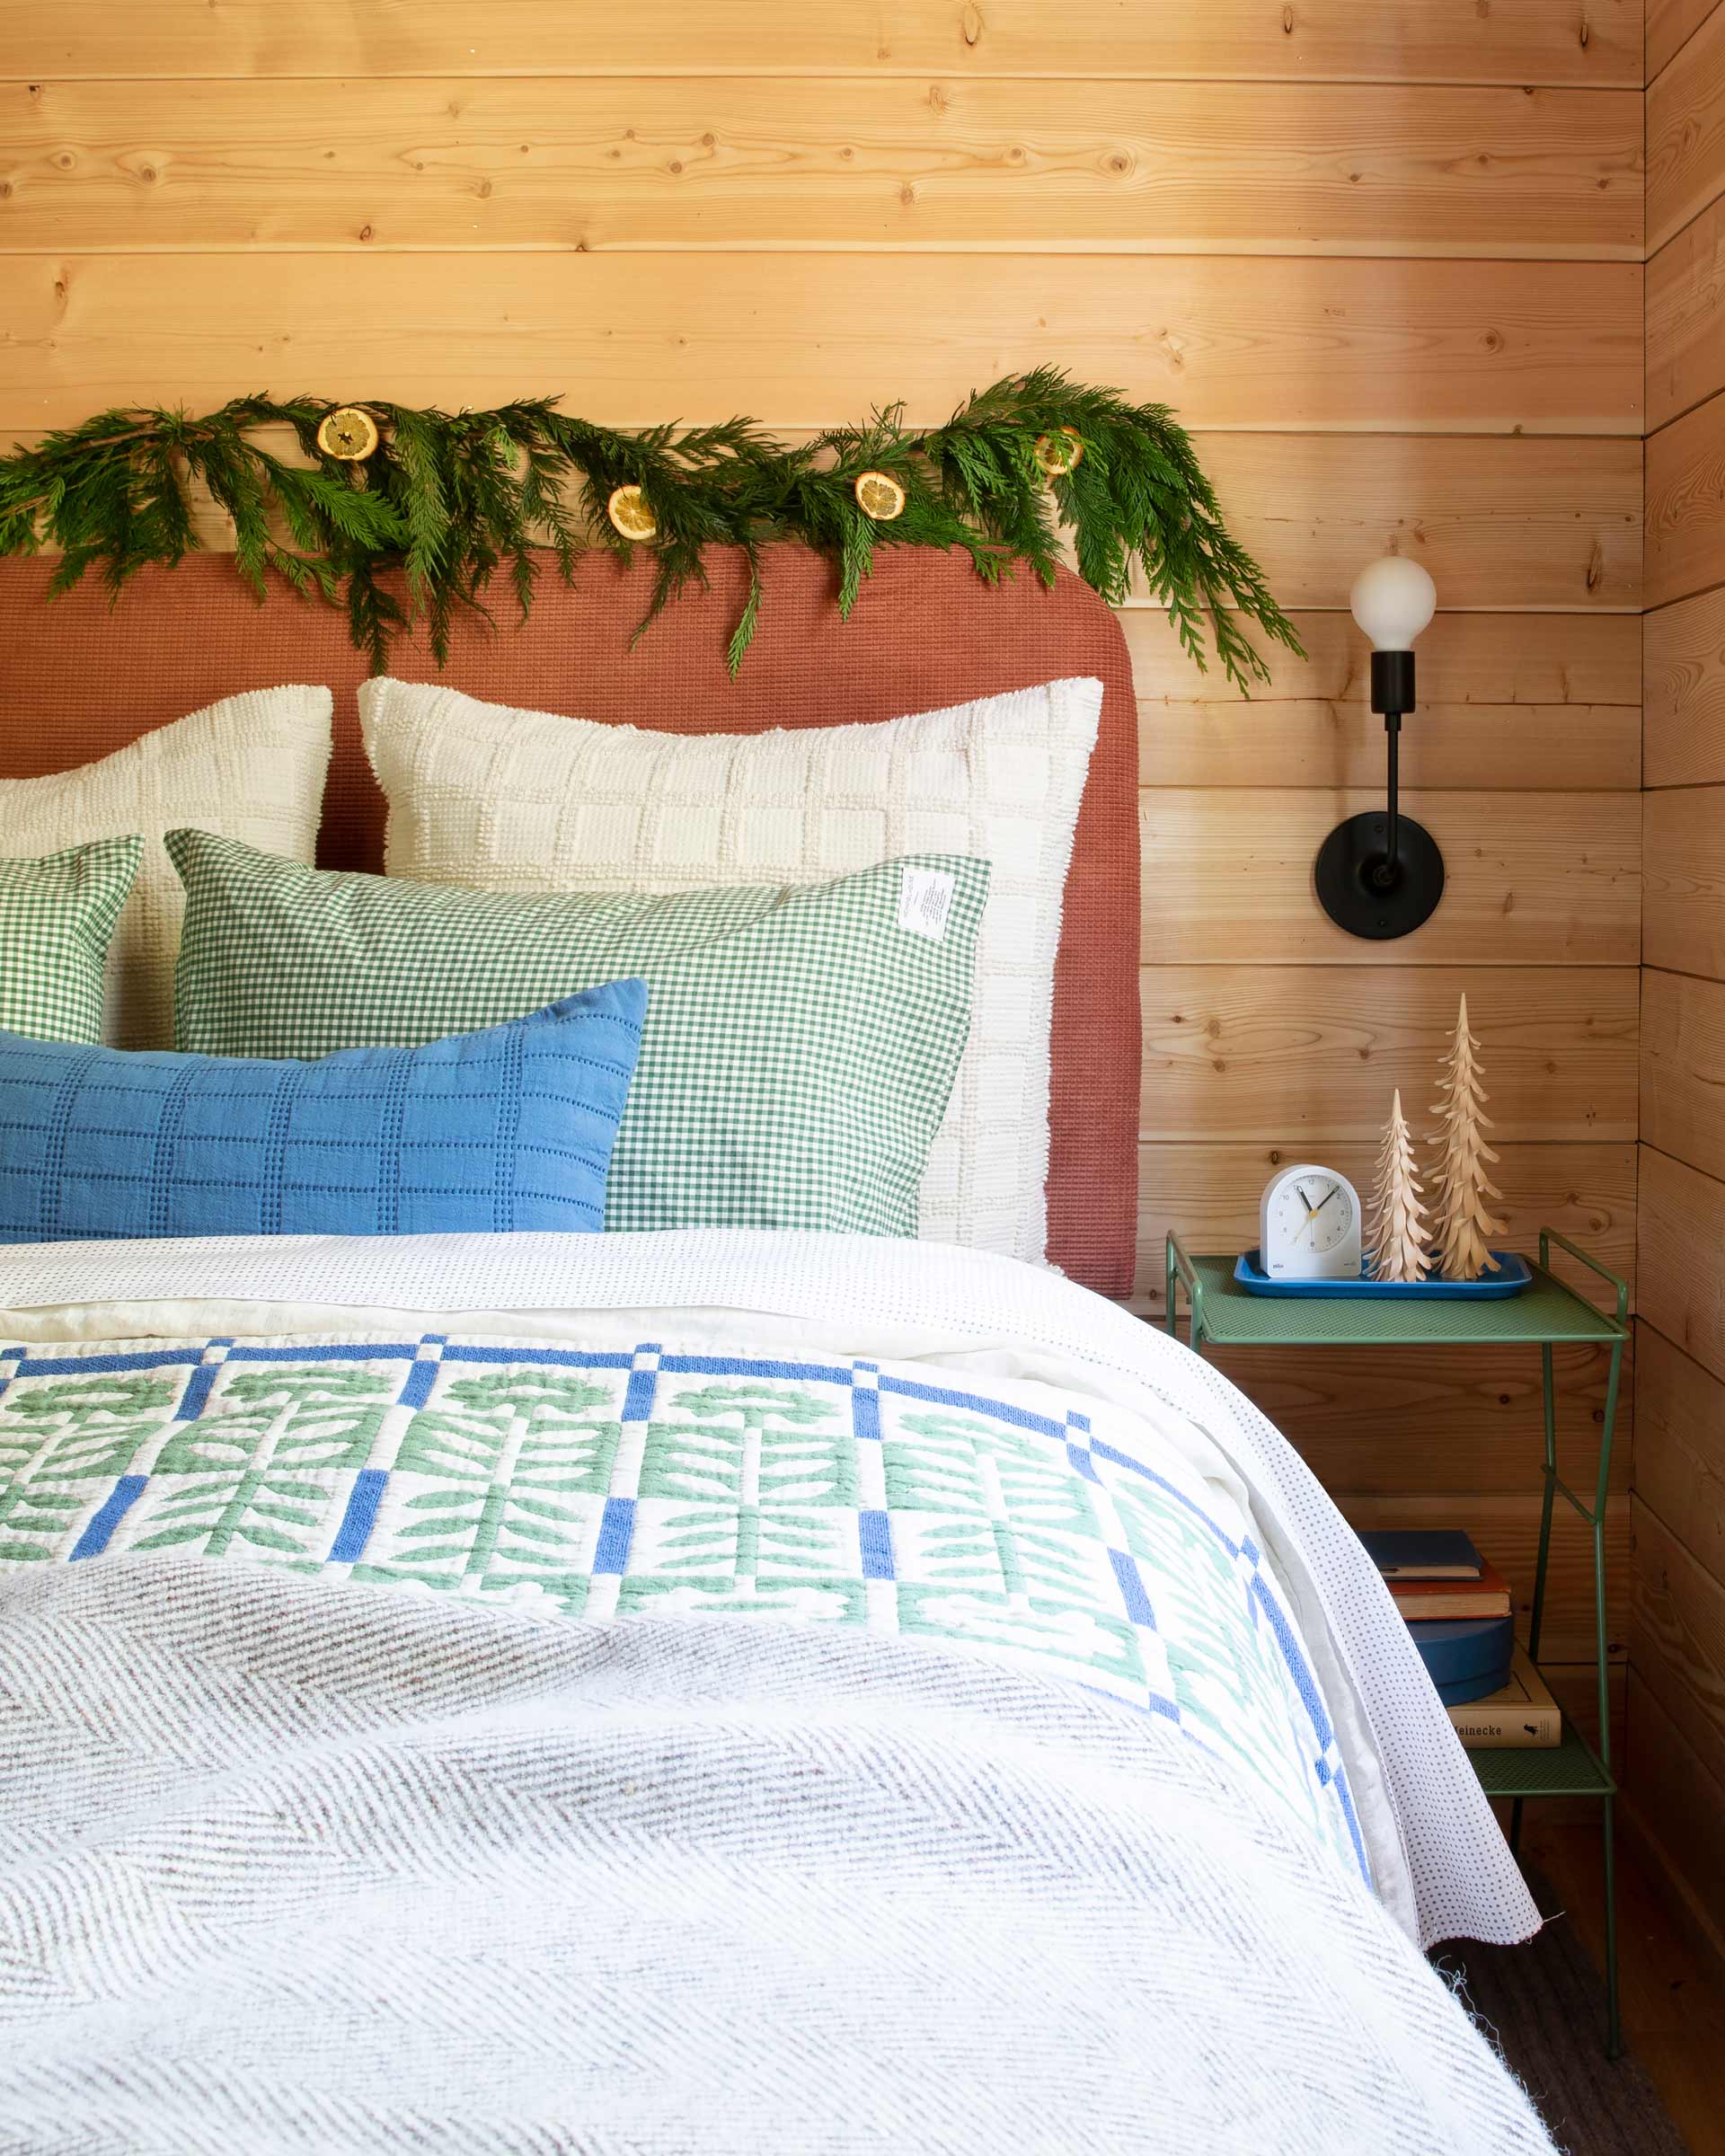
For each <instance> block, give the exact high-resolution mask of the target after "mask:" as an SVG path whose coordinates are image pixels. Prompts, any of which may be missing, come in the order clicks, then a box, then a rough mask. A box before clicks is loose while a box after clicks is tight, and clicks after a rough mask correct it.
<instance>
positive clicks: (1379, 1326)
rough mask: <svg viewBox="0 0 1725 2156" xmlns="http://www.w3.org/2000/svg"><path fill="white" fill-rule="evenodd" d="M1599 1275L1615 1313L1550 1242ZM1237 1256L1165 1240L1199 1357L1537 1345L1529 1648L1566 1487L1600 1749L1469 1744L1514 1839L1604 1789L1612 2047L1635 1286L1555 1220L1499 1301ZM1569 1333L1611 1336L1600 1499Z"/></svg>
mask: <svg viewBox="0 0 1725 2156" xmlns="http://www.w3.org/2000/svg"><path fill="white" fill-rule="evenodd" d="M1553 1244H1555V1245H1556V1246H1557V1247H1558V1249H1560V1250H1567V1251H1568V1252H1569V1254H1570V1257H1571V1258H1573V1259H1577V1260H1578V1261H1579V1263H1580V1264H1582V1265H1584V1266H1585V1267H1586V1268H1588V1271H1589V1272H1591V1273H1594V1274H1596V1275H1597V1277H1599V1278H1600V1279H1601V1280H1603V1281H1605V1282H1606V1285H1607V1286H1609V1287H1610V1288H1611V1289H1612V1291H1613V1293H1614V1295H1615V1297H1616V1309H1615V1311H1614V1312H1612V1313H1610V1314H1607V1313H1606V1312H1603V1311H1599V1310H1596V1309H1595V1308H1594V1306H1593V1304H1592V1303H1589V1302H1588V1301H1587V1300H1586V1298H1585V1297H1584V1296H1581V1295H1579V1294H1576V1292H1575V1291H1574V1289H1573V1288H1570V1287H1567V1286H1565V1285H1564V1284H1563V1282H1562V1281H1561V1280H1560V1279H1558V1278H1557V1277H1555V1275H1554V1274H1553V1272H1552V1270H1551V1254H1552V1246H1553ZM1181 1288H1184V1290H1185V1292H1186V1298H1187V1302H1188V1303H1189V1304H1190V1310H1191V1318H1192V1332H1191V1339H1192V1346H1193V1347H1194V1348H1195V1349H1196V1350H1197V1351H1198V1353H1199V1354H1200V1355H1202V1354H1203V1352H1204V1350H1205V1347H1206V1346H1207V1345H1208V1346H1211V1347H1537V1348H1538V1349H1539V1355H1540V1365H1541V1374H1542V1378H1543V1392H1544V1409H1545V1463H1544V1502H1543V1504H1542V1506H1541V1508H1540V1518H1539V1560H1538V1565H1537V1567H1536V1568H1535V1574H1534V1606H1533V1614H1532V1617H1531V1620H1530V1621H1529V1623H1528V1628H1527V1643H1526V1644H1527V1653H1528V1657H1529V1658H1530V1659H1531V1660H1532V1661H1533V1662H1534V1663H1535V1664H1537V1663H1538V1660H1539V1639H1540V1630H1541V1626H1542V1624H1543V1622H1544V1615H1545V1576H1546V1571H1547V1568H1548V1566H1549V1564H1550V1560H1551V1552H1552V1514H1553V1505H1554V1502H1555V1500H1556V1498H1557V1497H1558V1496H1559V1495H1560V1493H1561V1495H1562V1496H1563V1497H1564V1498H1567V1499H1568V1501H1569V1502H1570V1504H1571V1505H1572V1506H1573V1507H1575V1509H1576V1511H1577V1512H1579V1514H1580V1515H1581V1517H1582V1518H1583V1519H1584V1520H1585V1521H1586V1522H1587V1523H1588V1526H1589V1527H1590V1528H1591V1529H1592V1531H1593V1593H1594V1624H1595V1630H1596V1635H1597V1653H1598V1658H1599V1749H1598V1750H1597V1752H1596V1751H1595V1750H1594V1748H1593V1746H1592V1745H1590V1744H1588V1741H1587V1739H1586V1738H1585V1737H1584V1736H1581V1734H1580V1732H1579V1730H1577V1729H1575V1728H1573V1727H1571V1726H1570V1720H1569V1718H1568V1717H1567V1716H1565V1717H1564V1720H1563V1736H1562V1741H1561V1744H1559V1745H1556V1746H1555V1747H1554V1748H1553V1749H1552V1750H1550V1751H1538V1752H1535V1751H1521V1750H1509V1749H1506V1750H1501V1751H1489V1752H1470V1753H1469V1754H1468V1757H1469V1759H1470V1760H1471V1761H1472V1762H1473V1767H1474V1771H1475V1772H1476V1773H1477V1774H1478V1775H1479V1778H1480V1782H1481V1786H1482V1788H1483V1789H1484V1790H1485V1793H1486V1795H1487V1796H1488V1797H1496V1798H1507V1799H1508V1800H1509V1802H1510V1804H1511V1807H1512V1809H1511V1812H1510V1824H1509V1846H1510V1847H1511V1848H1512V1849H1514V1848H1515V1847H1517V1844H1518V1842H1519V1841H1520V1836H1521V1810H1522V1805H1523V1803H1524V1802H1525V1801H1526V1798H1530V1797H1597V1798H1598V1799H1599V1802H1600V1805H1601V1807H1602V1811H1603V1838H1604V1842H1605V1867H1606V1996H1607V2001H1608V2007H1607V2028H1606V2049H1607V2052H1608V2054H1609V2055H1610V2056H1611V2057H1613V2058H1615V2057H1616V2056H1617V2054H1618V2053H1619V2052H1620V2051H1621V2050H1622V2048H1623V2041H1622V2030H1621V2027H1620V2022H1619V2017H1618V2002H1617V1911H1616V1874H1615V1861H1614V1850H1613V1846H1612V1830H1613V1825H1614V1821H1613V1808H1614V1807H1613V1799H1614V1798H1615V1796H1616V1793H1617V1784H1616V1782H1615V1780H1614V1778H1613V1775H1612V1772H1611V1700H1610V1692H1609V1680H1610V1670H1609V1667H1608V1666H1607V1664H1606V1537H1605V1524H1606V1492H1607V1489H1609V1487H1610V1479H1611V1444H1612V1437H1613V1436H1614V1430H1615V1427H1616V1421H1617V1386H1618V1380H1619V1378H1620V1376H1621V1375H1622V1372H1623V1343H1624V1342H1625V1341H1626V1340H1627V1339H1628V1338H1629V1314H1628V1313H1629V1290H1628V1288H1627V1287H1626V1286H1624V1284H1623V1281H1621V1280H1620V1279H1618V1277H1617V1276H1616V1275H1615V1274H1614V1273H1610V1272H1607V1271H1606V1268H1605V1267H1604V1266H1602V1265H1601V1264H1599V1263H1598V1261H1597V1259H1593V1258H1590V1257H1588V1253H1587V1252H1586V1251H1585V1250H1579V1249H1578V1248H1577V1247H1576V1245H1575V1244H1574V1243H1572V1242H1570V1241H1569V1240H1568V1238H1567V1237H1566V1236H1562V1235H1560V1234H1558V1233H1556V1232H1555V1231H1554V1230H1553V1229H1550V1228H1542V1229H1541V1230H1540V1233H1539V1264H1538V1267H1537V1268H1536V1269H1535V1275H1534V1280H1533V1285H1532V1286H1529V1287H1526V1288H1524V1289H1523V1290H1522V1292H1521V1293H1520V1294H1518V1295H1512V1296H1509V1297H1508V1298H1507V1299H1505V1300H1503V1301H1501V1302H1480V1303H1468V1302H1464V1301H1459V1300H1457V1301H1438V1300H1434V1301H1431V1302H1405V1303H1396V1302H1367V1301H1364V1300H1361V1301H1358V1302H1356V1301H1354V1300H1352V1299H1350V1298H1349V1297H1346V1296H1337V1297H1315V1296H1314V1297H1301V1296H1282V1295H1254V1294H1249V1293H1248V1292H1247V1290H1246V1289H1245V1288H1243V1287H1242V1286H1240V1284H1239V1283H1238V1282H1237V1281H1236V1280H1235V1279H1234V1257H1233V1255H1229V1256H1227V1257H1225V1258H1224V1257H1215V1258H1194V1257H1191V1256H1189V1255H1188V1253H1187V1250H1186V1249H1185V1246H1184V1245H1183V1244H1182V1243H1181V1240H1180V1238H1179V1237H1178V1236H1177V1235H1170V1236H1169V1238H1168V1319H1167V1323H1168V1330H1169V1331H1170V1332H1172V1331H1174V1330H1175V1320H1176V1297H1177V1294H1178V1291H1179V1290H1180V1289H1181ZM1574 1342H1581V1343H1598V1344H1600V1345H1608V1346H1609V1347H1610V1349H1611V1375H1610V1379H1609V1381H1608V1383H1607V1384H1606V1413H1605V1427H1604V1428H1603V1429H1602V1430H1601V1431H1600V1434H1599V1471H1598V1476H1597V1480H1596V1483H1595V1487H1594V1493H1593V1503H1592V1504H1591V1506H1589V1505H1587V1504H1584V1503H1583V1502H1582V1500H1581V1498H1579V1497H1578V1496H1577V1495H1576V1493H1575V1492H1574V1490H1572V1489H1570V1486H1569V1484H1568V1483H1567V1482H1565V1481H1564V1480H1563V1479H1562V1477H1561V1475H1560V1474H1559V1473H1558V1471H1557V1390H1556V1386H1555V1383H1554V1382H1553V1374H1552V1350H1553V1347H1560V1346H1564V1345H1568V1344H1570V1343H1574Z"/></svg>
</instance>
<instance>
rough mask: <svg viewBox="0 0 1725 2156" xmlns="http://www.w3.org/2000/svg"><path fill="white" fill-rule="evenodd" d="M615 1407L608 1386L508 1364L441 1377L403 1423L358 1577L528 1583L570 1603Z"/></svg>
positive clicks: (606, 1472) (612, 1438)
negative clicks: (382, 1507)
mask: <svg viewBox="0 0 1725 2156" xmlns="http://www.w3.org/2000/svg"><path fill="white" fill-rule="evenodd" d="M618 1408H619V1401H618V1395H617V1391H616V1386H615V1381H614V1380H612V1381H607V1378H606V1377H603V1376H600V1377H595V1376H589V1375H588V1374H585V1373H582V1372H577V1371H568V1370H554V1369H553V1370H543V1369H534V1368H532V1367H530V1366H527V1367H520V1368H517V1367H513V1366H505V1367H503V1368H501V1369H498V1370H488V1371H485V1372H483V1373H482V1374H480V1375H478V1376H474V1377H460V1378H455V1379H446V1381H445V1383H443V1385H442V1387H441V1388H440V1390H439V1391H438V1394H437V1398H436V1402H435V1404H434V1405H432V1406H429V1407H425V1408H421V1409H420V1410H419V1411H418V1413H416V1414H415V1415H414V1417H413V1418H412V1420H411V1422H410V1424H409V1425H408V1427H407V1431H406V1434H405V1436H403V1439H402V1443H401V1447H400V1449H399V1451H398V1452H397V1454H396V1455H395V1462H394V1468H395V1473H394V1482H395V1483H396V1484H397V1485H398V1486H399V1490H400V1495H399V1497H398V1498H397V1499H396V1500H395V1501H394V1503H393V1504H392V1505H391V1506H390V1507H389V1508H388V1510H387V1515H386V1516H385V1518H384V1519H382V1520H381V1521H380V1523H379V1527H380V1533H379V1534H378V1535H377V1537H376V1538H375V1540H374V1544H373V1548H372V1550H371V1551H369V1552H368V1553H367V1562H366V1563H365V1564H364V1565H363V1566H362V1567H359V1568H358V1576H359V1577H364V1578H376V1579H390V1578H411V1579H418V1580H422V1581H424V1582H426V1583H427V1584H428V1585H429V1586H446V1587H447V1586H468V1587H474V1586H477V1587H481V1588H486V1589H491V1588H500V1587H508V1586H519V1585H521V1584H523V1583H531V1584H532V1585H534V1586H538V1587H541V1588H544V1590H546V1591H547V1592H550V1593H553V1594H557V1595H560V1596H561V1597H562V1599H563V1600H564V1601H565V1603H566V1604H567V1605H568V1606H570V1607H571V1609H579V1607H580V1606H581V1605H582V1604H583V1603H584V1602H585V1599H586V1591H587V1580H588V1574H587V1568H588V1563H589V1562H590V1560H591V1557H592V1551H593V1541H594V1535H595V1532H596V1529H597V1522H598V1518H599V1514H600V1507H601V1505H602V1502H603V1500H604V1498H605V1494H606V1490H607V1489H608V1488H609V1487H610V1480H611V1471H612V1465H613V1462H614V1460H615V1454H616V1447H617V1440H618V1437H619V1436H620V1435H621V1431H622V1425H621V1423H620V1421H619V1419H618ZM594 1409H599V1410H601V1412H600V1413H598V1414H597V1415H595V1413H594V1412H593V1410H594Z"/></svg>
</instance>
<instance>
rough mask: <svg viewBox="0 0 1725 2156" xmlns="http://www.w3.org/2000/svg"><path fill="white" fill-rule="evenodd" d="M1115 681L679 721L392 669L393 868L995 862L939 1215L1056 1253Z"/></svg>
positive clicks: (691, 872) (619, 885)
mask: <svg viewBox="0 0 1725 2156" xmlns="http://www.w3.org/2000/svg"><path fill="white" fill-rule="evenodd" d="M1101 701H1102V685H1101V682H1100V681H1093V680H1075V681H1057V682H1049V683H1046V684H1043V685H1040V686H1038V687H1034V688H1026V689H1015V690H1013V691H1012V692H1010V693H1009V694H1006V695H1004V696H988V697H983V698H980V699H978V700H977V702H974V703H965V704H959V705H956V706H954V707H953V708H952V709H951V710H949V711H924V712H919V713H916V714H915V715H913V716H910V717H907V718H903V719H891V720H884V721H883V722H881V723H880V724H878V725H866V726H808V727H798V728H795V729H775V730H774V731H773V732H770V733H762V734H668V733H650V732H647V731H644V730H643V729H641V728H639V727H632V726H604V725H596V724H594V723H593V722H592V721H591V720H582V719H565V718H559V717H556V716H554V715H553V714H552V713H549V712H544V711H511V710H509V709H507V708H505V707H503V706H501V705H498V704H488V703H481V702H476V701H475V700H474V699H473V697H471V696H464V695H462V694H459V692H457V691H456V690H453V689H447V688H441V687H436V686H427V685H419V684H413V683H408V682H400V681H370V682H367V684H366V685H365V686H364V687H363V688H362V689H361V690H360V691H359V716H360V723H361V726H362V728H363V730H364V734H365V742H366V748H367V753H368V755H370V757H371V761H372V766H373V768H374V770H375V771H376V773H377V778H378V782H379V783H380V784H381V785H382V787H383V790H384V792H385V795H386V796H387V797H388V800H389V838H388V853H387V865H388V870H389V873H390V874H391V875H392V876H411V877H416V878H418V879H420V880H421V881H425V882H434V883H459V884H466V885H468V886H470V887H473V888H478V889H482V890H498V891H517V892H541V891H576V890H607V891H615V890H649V891H674V890H681V889H685V888H699V887H701V886H710V885H713V884H730V883H767V882H774V881H779V882H784V883H817V882H823V881H825V880H827V879H828V878H831V877H835V876H842V875H845V874H848V873H849V872H850V871H852V870H856V869H862V868H869V867H872V866H873V865H874V864H875V863H876V862H882V861H890V860H892V859H894V858H895V857H896V856H898V855H899V854H904V853H969V854H977V855H981V856H983V857H984V858H986V860H988V861H989V862H992V863H993V865H994V874H993V878H992V881H991V884H990V888H989V894H988V905H987V910H986V913H985V915H984V916H983V923H982V932H981V936H980V938H979V940H978V942H977V967H976V986H975V992H974V997H973V1002H972V1014H971V1025H970V1038H969V1046H968V1047H967V1048H966V1050H965V1053H964V1058H963V1061H962V1062H961V1063H960V1066H959V1076H958V1082H957V1084H956V1085H955V1087H954V1088H953V1093H952V1100H951V1106H950V1107H949V1109H948V1111H947V1117H946V1121H945V1124H944V1125H943V1127H942V1130H941V1134H940V1135H939V1136H938V1137H937V1138H936V1140H935V1142H934V1147H933V1153H931V1154H930V1156H929V1162H928V1169H927V1171H926V1173H925V1174H924V1179H923V1185H922V1194H921V1205H920V1214H921V1233H922V1234H923V1235H924V1237H927V1238H929V1239H932V1240H933V1241H940V1242H957V1243H963V1244H966V1245H968V1246H969V1248H970V1249H972V1250H995V1251H999V1252H1002V1253H1004V1254H1005V1255H1006V1256H1009V1257H1015V1258H1025V1259H1031V1260H1032V1261H1033V1262H1037V1263H1040V1262H1041V1261H1042V1260H1043V1259H1044V1257H1045V1254H1046V1250H1047V1243H1048V1201H1047V1189H1046V1186H1047V1182H1048V1029H1049V1014H1050V1010H1051V1006H1052V1001H1053V988H1054V959H1055V951H1056V950H1057V946H1058V944H1059V941H1060V920H1061V911H1062V906H1063V904H1064V899H1065V894H1066V868H1067V864H1068V862H1070V860H1071V858H1072V834H1073V826H1074V825H1075V822H1076V820H1077V816H1078V801H1079V797H1080V795H1081V794H1082V793H1083V791H1084V775H1085V773H1086V771H1087V770H1088V768H1089V764H1090V755H1091V750H1092V748H1093V747H1095V742H1096V727H1097V721H1098V719H1099V717H1100V715H1101Z"/></svg>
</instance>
